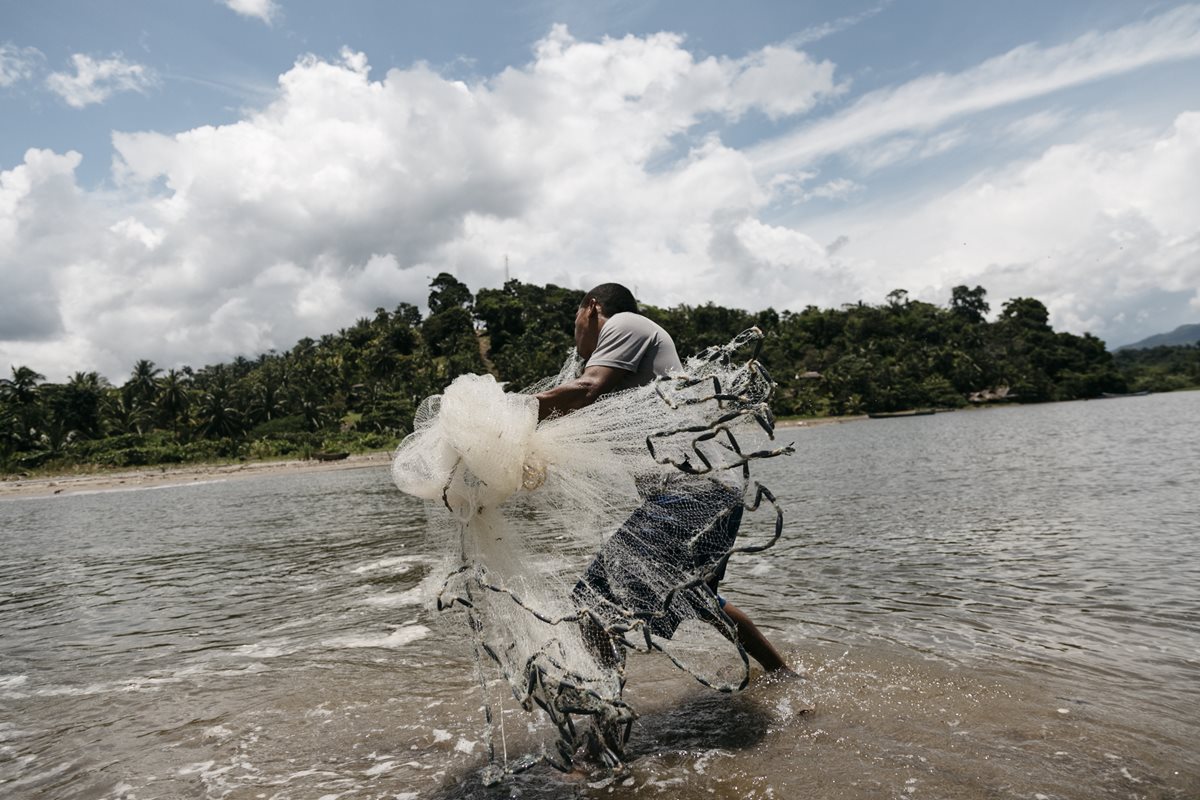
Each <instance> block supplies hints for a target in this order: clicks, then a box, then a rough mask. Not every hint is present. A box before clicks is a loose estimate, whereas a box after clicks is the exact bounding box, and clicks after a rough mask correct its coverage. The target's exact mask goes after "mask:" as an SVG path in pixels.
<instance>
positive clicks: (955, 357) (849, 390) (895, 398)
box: [0, 273, 1200, 473]
mask: <svg viewBox="0 0 1200 800" xmlns="http://www.w3.org/2000/svg"><path fill="white" fill-rule="evenodd" d="M430 288H431V291H430V294H429V314H428V315H427V316H422V314H421V313H420V311H419V310H418V309H417V308H416V307H415V306H412V305H409V304H407V303H402V304H401V305H400V306H398V307H397V308H396V309H394V310H393V311H388V310H386V309H383V308H380V309H376V311H375V316H374V317H373V318H364V319H360V320H358V321H357V322H356V323H354V325H352V326H351V327H349V328H345V329H343V330H341V331H338V332H337V333H336V334H328V335H326V336H322V337H321V338H320V339H319V340H313V339H307V338H306V339H302V340H300V341H299V342H297V343H296V345H295V346H294V347H292V349H291V350H289V351H287V352H282V353H280V352H275V351H271V352H269V353H266V354H263V355H260V356H258V357H257V358H255V359H253V360H251V359H248V358H245V357H238V358H235V359H234V360H233V361H231V362H229V363H224V364H216V365H210V366H205V367H203V368H201V369H198V370H193V369H192V368H190V367H183V368H182V369H179V370H175V369H169V370H166V371H164V370H162V369H160V368H158V367H157V366H156V365H155V364H154V363H152V362H150V361H146V360H141V361H138V362H137V363H136V364H134V366H133V369H132V371H131V372H130V375H129V377H128V379H127V380H126V381H125V382H124V384H122V385H121V386H114V385H112V384H110V383H109V382H108V381H107V380H106V379H105V378H103V377H101V376H100V375H98V374H96V373H95V372H77V373H75V374H74V375H73V376H72V377H71V378H70V380H68V381H67V382H66V383H61V384H54V383H46V382H45V379H44V377H43V376H42V375H40V374H39V373H37V372H36V371H34V370H33V369H32V368H30V367H27V366H15V367H13V368H12V371H11V377H8V378H0V470H2V471H4V472H8V473H12V472H21V471H27V470H31V469H46V470H62V469H68V468H72V467H75V466H79V465H94V466H99V467H130V466H143V465H150V464H176V463H185V462H196V461H213V460H229V459H245V458H255V459H260V458H277V457H280V458H282V457H290V458H301V457H309V456H312V455H313V454H315V453H319V452H321V451H325V452H332V451H338V452H362V451H367V450H379V449H383V448H389V447H392V446H394V445H395V444H396V443H397V442H398V441H399V439H400V438H401V437H402V436H403V435H404V434H406V433H407V432H408V431H409V430H410V429H411V425H412V419H413V415H414V413H415V411H416V408H417V406H418V404H419V403H420V402H421V400H422V399H423V398H425V397H427V396H428V395H431V394H435V393H437V392H440V391H441V390H442V389H443V388H444V387H445V386H446V385H447V384H448V383H449V382H450V381H451V380H453V379H454V377H456V376H457V375H460V374H462V373H466V372H484V371H490V372H492V373H493V374H494V375H496V376H497V377H498V378H500V379H501V380H505V381H508V382H509V383H510V385H511V386H513V387H524V386H528V385H530V384H532V383H534V382H536V381H537V380H539V379H541V378H543V377H545V376H547V375H552V374H554V373H556V372H557V371H558V369H559V368H560V366H561V365H562V363H563V361H564V360H565V358H566V356H567V354H568V353H569V352H570V350H571V347H572V344H573V340H572V335H573V330H574V318H575V310H576V308H577V307H578V305H579V302H580V300H581V298H582V292H579V291H574V290H570V289H563V288H561V287H558V286H553V285H547V286H534V285H530V284H523V283H521V282H519V281H515V280H513V281H509V282H507V283H506V284H505V285H504V287H503V288H500V289H483V290H481V291H480V292H479V293H478V294H477V295H472V293H471V291H470V289H469V288H468V287H467V286H465V285H464V284H462V283H461V282H459V281H458V280H457V279H455V278H454V277H453V276H451V275H448V274H445V273H443V274H441V275H438V276H437V277H436V278H434V279H433V282H432V283H431V287H430ZM989 310H990V309H989V306H988V303H987V301H986V292H985V291H984V289H983V288H982V287H979V286H976V287H975V288H974V289H971V288H968V287H966V286H959V287H955V289H954V290H953V293H952V295H951V297H950V301H949V304H948V306H946V307H941V306H937V305H933V304H930V303H924V302H919V301H913V300H910V299H909V297H908V294H907V292H905V291H904V290H902V289H898V290H896V291H894V292H892V293H891V294H889V295H888V297H887V300H886V302H885V303H884V304H882V305H879V306H873V305H867V304H864V303H861V302H860V303H857V304H854V305H847V306H843V307H842V308H840V309H820V308H816V307H814V306H810V307H808V308H806V309H804V310H803V311H800V312H798V313H793V312H790V311H784V312H782V313H777V312H775V311H774V310H772V309H767V310H765V311H760V312H757V313H749V312H746V311H742V310H738V309H731V308H724V307H722V306H718V305H715V304H713V303H708V304H706V305H702V306H675V307H673V308H655V307H647V308H645V309H644V311H645V313H646V314H647V316H650V317H651V318H653V319H655V320H657V321H658V322H659V323H660V324H661V325H662V326H663V327H664V328H666V329H667V330H668V331H670V332H671V333H672V335H673V336H674V337H675V341H676V343H677V345H678V347H679V351H680V353H683V354H690V353H695V352H697V351H699V350H701V349H702V348H704V347H707V346H709V345H713V344H719V343H723V342H726V341H728V340H729V339H731V338H732V337H733V336H734V335H735V334H737V333H738V332H740V331H742V330H744V329H745V328H747V327H750V326H751V325H757V326H759V327H760V328H762V329H763V330H764V331H766V332H767V338H766V341H765V343H764V348H763V355H762V358H763V361H764V362H765V363H766V364H767V366H768V368H769V369H770V370H771V372H772V375H773V376H774V377H775V379H776V381H778V383H779V391H778V393H777V396H776V398H777V399H776V408H775V411H776V412H777V413H778V414H781V415H802V416H825V415H841V414H857V413H863V412H886V411H898V410H902V409H908V408H917V407H951V408H953V407H960V406H963V405H966V404H967V402H968V397H969V396H970V395H971V394H972V393H978V392H991V393H992V395H989V396H994V395H995V394H1001V395H1003V394H1004V392H1005V391H1007V396H1008V398H1010V399H1018V400H1020V401H1021V402H1042V401H1049V400H1071V399H1076V398H1085V397H1097V396H1099V395H1100V394H1101V393H1102V392H1125V391H1136V390H1140V389H1143V388H1148V389H1154V390H1156V391H1161V390H1163V389H1168V388H1182V387H1185V386H1198V385H1200V356H1198V353H1200V349H1198V348H1196V347H1183V348H1155V349H1153V350H1149V351H1122V352H1121V353H1119V354H1117V356H1116V358H1115V359H1114V357H1113V355H1112V354H1110V353H1108V352H1107V351H1106V349H1105V346H1104V343H1103V342H1101V341H1100V340H1099V339H1097V338H1095V337H1094V336H1091V335H1088V334H1085V335H1083V336H1075V335H1073V334H1069V333H1056V332H1055V331H1054V330H1052V329H1051V328H1050V326H1049V324H1048V322H1047V320H1048V318H1049V315H1048V313H1047V311H1046V308H1045V306H1044V305H1042V303H1041V302H1039V301H1038V300H1035V299H1033V298H1015V299H1013V300H1009V301H1008V302H1007V303H1005V304H1004V306H1003V310H1002V311H1001V313H1000V315H999V318H998V319H997V320H996V321H995V322H988V321H987V319H986V315H987V313H988V311H989Z"/></svg>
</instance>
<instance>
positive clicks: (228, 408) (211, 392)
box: [196, 376, 242, 439]
mask: <svg viewBox="0 0 1200 800" xmlns="http://www.w3.org/2000/svg"><path fill="white" fill-rule="evenodd" d="M196 418H197V420H198V421H199V423H200V431H201V433H203V434H204V435H205V436H207V437H209V438H210V439H219V438H223V437H224V438H233V437H234V436H237V435H238V434H239V433H241V431H242V414H241V412H240V411H239V410H238V408H237V405H236V403H235V402H234V397H233V392H232V391H231V389H230V386H229V383H228V381H227V380H226V379H224V376H222V379H221V380H218V381H215V382H214V383H213V384H212V385H211V386H210V387H209V388H208V390H207V391H205V392H203V393H202V394H201V395H200V402H199V403H198V408H197V410H196Z"/></svg>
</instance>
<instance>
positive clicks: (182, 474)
mask: <svg viewBox="0 0 1200 800" xmlns="http://www.w3.org/2000/svg"><path fill="white" fill-rule="evenodd" d="M867 418H868V417H867V415H866V414H855V415H851V416H843V417H812V418H808V419H795V418H794V419H783V420H777V421H776V428H777V429H796V428H814V427H817V426H820V425H835V424H842V423H846V422H860V421H862V420H865V419H867ZM391 459H392V451H391V450H385V451H377V452H374V453H357V454H353V455H351V456H349V457H347V458H346V459H344V460H342V461H316V460H311V459H310V460H300V459H294V460H288V461H246V462H239V463H234V464H194V465H188V466H151V467H142V468H139V469H128V470H121V471H113V472H89V473H65V474H60V475H41V476H38V477H28V478H20V477H7V478H0V502H2V501H4V500H23V499H29V498H37V497H56V496H65V495H72V494H83V493H88V494H91V493H96V492H119V491H129V490H132V489H154V488H168V487H172V486H187V485H190V484H200V483H211V482H213V481H222V480H230V479H237V478H246V477H252V476H256V475H281V474H297V473H313V472H326V471H332V470H342V469H364V468H367V467H376V466H382V465H385V464H388V463H390V462H391Z"/></svg>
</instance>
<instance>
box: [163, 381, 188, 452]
mask: <svg viewBox="0 0 1200 800" xmlns="http://www.w3.org/2000/svg"><path fill="white" fill-rule="evenodd" d="M190 383H191V380H190V378H189V377H188V376H187V375H185V374H184V373H181V372H179V371H178V370H175V369H169V370H167V374H166V375H164V376H163V377H161V378H159V379H158V409H159V411H161V412H162V416H163V419H165V420H167V421H168V422H170V423H171V430H172V431H174V432H175V438H179V422H180V420H183V422H185V423H186V422H187V421H188V410H189V408H190V407H191V404H192V393H191V389H190V388H189V384H190Z"/></svg>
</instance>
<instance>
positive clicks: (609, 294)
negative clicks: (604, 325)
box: [579, 283, 638, 317]
mask: <svg viewBox="0 0 1200 800" xmlns="http://www.w3.org/2000/svg"><path fill="white" fill-rule="evenodd" d="M592 300H595V301H596V302H597V303H599V304H600V307H601V308H603V309H604V316H606V317H611V316H612V315H613V314H620V313H621V312H622V311H632V312H633V313H635V314H636V313H637V310H638V305H637V300H635V299H634V297H633V292H631V291H629V290H628V289H626V288H625V287H624V286H622V285H621V284H619V283H602V284H600V285H599V286H597V287H596V288H595V289H592V290H591V291H590V292H588V293H587V294H585V295H584V296H583V299H582V300H580V301H579V307H580V308H583V307H584V306H586V305H587V304H588V303H590V302H591V301H592Z"/></svg>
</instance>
